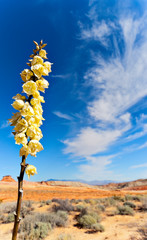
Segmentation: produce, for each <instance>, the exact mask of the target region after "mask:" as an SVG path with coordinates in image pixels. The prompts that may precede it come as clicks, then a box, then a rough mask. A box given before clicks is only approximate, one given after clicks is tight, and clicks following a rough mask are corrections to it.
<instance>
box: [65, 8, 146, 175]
mask: <svg viewBox="0 0 147 240" xmlns="http://www.w3.org/2000/svg"><path fill="white" fill-rule="evenodd" d="M88 18H89V19H88V23H87V24H84V23H80V30H81V40H82V41H84V44H85V42H88V43H89V42H91V43H92V42H97V43H101V44H102V45H103V46H104V47H105V48H106V50H108V43H110V37H111V38H112V39H113V53H112V54H111V55H110V56H109V58H108V57H107V58H106V57H103V56H102V55H100V53H99V51H97V52H96V51H93V50H92V49H91V50H90V53H91V63H93V66H92V67H89V69H88V70H87V71H86V72H85V74H84V76H83V77H84V80H85V85H88V86H90V87H92V89H93V90H92V96H93V100H92V101H89V102H87V106H86V111H87V117H88V118H89V119H90V120H91V122H92V125H94V126H89V125H87V126H85V127H83V128H81V129H79V133H78V134H77V135H76V136H74V137H72V138H69V139H66V140H65V141H63V143H64V144H65V148H64V153H65V154H71V155H73V156H77V157H78V156H80V157H83V158H85V159H86V160H87V161H88V163H86V164H83V165H81V166H80V167H79V168H80V171H83V172H84V171H85V173H86V172H87V174H88V172H89V174H90V172H91V173H92V171H94V166H97V167H96V169H97V168H98V165H100V166H103V167H101V169H103V172H104V169H105V167H106V165H109V164H110V163H111V162H110V161H109V158H107V157H106V159H105V160H106V161H104V162H103V156H101V157H99V158H95V161H94V162H93V160H92V159H93V157H94V155H95V154H99V153H102V152H106V151H107V150H108V149H109V148H110V147H111V146H112V145H114V144H116V142H117V141H118V140H119V139H120V138H123V136H124V135H125V134H129V132H128V130H131V129H132V128H133V127H134V126H133V124H132V115H131V111H130V108H131V107H132V106H134V105H135V104H137V103H138V102H139V101H140V100H141V99H142V98H143V97H145V96H146V95H147V77H146V76H147V58H146V53H147V29H146V24H147V16H146V14H144V15H143V16H142V17H140V18H135V17H133V15H126V14H125V15H121V17H120V18H118V19H119V20H118V21H117V22H116V21H115V22H111V21H110V20H109V21H108V22H106V21H105V20H98V16H97V12H96V5H95V6H94V7H91V8H90V11H89V14H88ZM116 35H117V36H116ZM118 36H119V37H118ZM117 37H118V38H121V42H122V44H121V46H120V45H119V42H118V41H117ZM122 50H123V51H122ZM122 52H123V53H122ZM146 133H147V128H146V124H144V125H143V127H142V129H139V130H138V132H135V133H134V134H132V135H130V136H128V137H127V138H126V140H129V141H133V140H135V139H137V138H139V137H142V136H144V135H145V134H146ZM100 159H101V160H100ZM101 161H102V163H101ZM89 162H90V163H89Z"/></svg>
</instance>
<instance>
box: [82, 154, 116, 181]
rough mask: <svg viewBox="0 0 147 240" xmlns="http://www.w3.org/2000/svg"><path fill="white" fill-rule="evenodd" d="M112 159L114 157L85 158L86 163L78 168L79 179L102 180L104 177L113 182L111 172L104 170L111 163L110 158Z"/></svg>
mask: <svg viewBox="0 0 147 240" xmlns="http://www.w3.org/2000/svg"><path fill="white" fill-rule="evenodd" d="M113 157H114V156H102V157H87V161H88V163H86V164H81V165H80V166H79V170H80V172H81V175H80V176H79V177H80V178H82V179H87V180H96V179H99V180H101V179H104V177H105V178H107V179H113V180H114V176H113V173H112V171H110V170H107V169H106V166H107V165H109V164H110V163H111V158H113ZM115 178H116V176H115Z"/></svg>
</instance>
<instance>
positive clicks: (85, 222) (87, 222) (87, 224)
mask: <svg viewBox="0 0 147 240" xmlns="http://www.w3.org/2000/svg"><path fill="white" fill-rule="evenodd" d="M78 223H79V224H80V226H81V227H83V228H89V229H91V227H92V226H93V225H94V224H96V223H97V221H96V219H95V218H94V217H92V216H91V215H89V214H85V215H84V216H82V217H80V218H78Z"/></svg>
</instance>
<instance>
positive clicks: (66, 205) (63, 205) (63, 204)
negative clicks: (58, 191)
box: [52, 199, 74, 212]
mask: <svg viewBox="0 0 147 240" xmlns="http://www.w3.org/2000/svg"><path fill="white" fill-rule="evenodd" d="M57 203H58V205H54V206H53V208H52V209H53V211H54V212H57V211H59V210H61V211H67V212H70V211H74V206H73V205H72V204H71V203H70V202H69V200H68V199H66V200H62V199H60V200H59V199H58V202H57Z"/></svg>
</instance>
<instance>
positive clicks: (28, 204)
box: [22, 200, 33, 208]
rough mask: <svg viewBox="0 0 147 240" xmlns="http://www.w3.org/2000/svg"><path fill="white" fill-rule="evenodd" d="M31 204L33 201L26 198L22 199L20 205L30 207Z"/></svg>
mask: <svg viewBox="0 0 147 240" xmlns="http://www.w3.org/2000/svg"><path fill="white" fill-rule="evenodd" d="M32 204H33V201H30V200H28V201H27V200H26V201H23V203H22V206H23V207H27V208H32Z"/></svg>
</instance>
